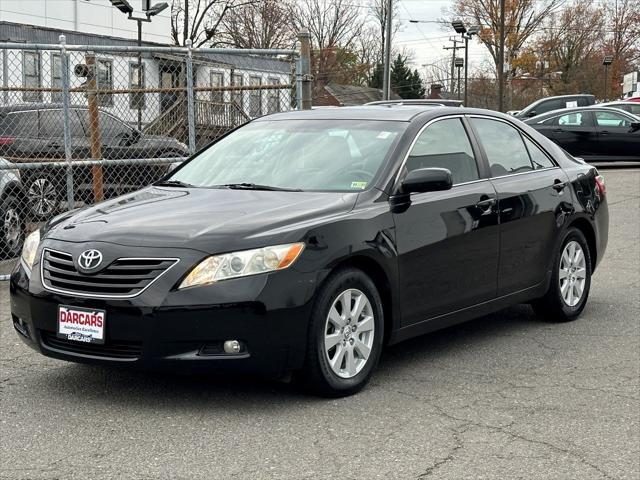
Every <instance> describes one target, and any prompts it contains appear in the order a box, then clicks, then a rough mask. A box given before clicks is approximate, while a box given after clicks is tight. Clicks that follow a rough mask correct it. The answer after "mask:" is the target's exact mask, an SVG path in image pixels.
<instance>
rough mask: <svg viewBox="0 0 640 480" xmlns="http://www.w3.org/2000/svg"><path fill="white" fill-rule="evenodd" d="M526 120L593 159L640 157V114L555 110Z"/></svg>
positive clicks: (589, 109)
mask: <svg viewBox="0 0 640 480" xmlns="http://www.w3.org/2000/svg"><path fill="white" fill-rule="evenodd" d="M525 123H527V124H528V125H530V126H532V127H533V128H535V129H536V130H537V131H538V132H540V133H541V134H543V135H544V136H545V137H548V138H550V139H551V140H553V141H554V142H555V143H557V144H558V145H560V146H561V147H562V148H564V149H565V150H566V151H567V152H569V153H570V154H571V155H574V156H577V157H583V158H584V159H585V160H587V161H590V162H592V161H631V162H637V161H640V117H637V116H635V115H633V114H631V113H628V112H625V111H623V110H620V109H617V108H609V107H584V108H570V109H564V110H556V111H553V112H549V113H545V114H544V115H538V116H537V117H533V118H530V119H529V120H526V121H525Z"/></svg>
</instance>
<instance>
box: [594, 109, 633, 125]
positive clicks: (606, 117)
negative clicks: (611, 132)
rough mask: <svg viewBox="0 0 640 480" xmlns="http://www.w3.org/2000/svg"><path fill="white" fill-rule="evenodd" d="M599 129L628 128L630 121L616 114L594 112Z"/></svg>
mask: <svg viewBox="0 0 640 480" xmlns="http://www.w3.org/2000/svg"><path fill="white" fill-rule="evenodd" d="M595 114H596V124H597V125H598V126H599V127H626V128H628V127H630V126H631V120H629V119H628V118H627V117H625V116H624V115H620V114H619V113H616V112H595Z"/></svg>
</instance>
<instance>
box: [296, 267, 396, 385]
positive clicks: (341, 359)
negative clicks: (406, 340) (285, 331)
mask: <svg viewBox="0 0 640 480" xmlns="http://www.w3.org/2000/svg"><path fill="white" fill-rule="evenodd" d="M383 337H384V318H383V308H382V301H381V299H380V294H379V293H378V290H377V289H376V286H375V285H374V283H373V282H372V281H371V279H370V278H369V277H368V276H367V275H365V274H364V272H362V271H360V270H357V269H355V268H347V269H342V270H339V271H337V272H335V273H333V274H332V275H331V276H330V277H329V278H328V279H327V281H326V282H325V283H324V285H323V286H322V287H321V289H320V291H319V293H318V296H317V299H316V302H315V305H314V309H313V312H312V314H311V321H310V324H309V333H308V342H307V354H306V360H305V367H304V369H303V371H302V372H300V377H301V380H302V382H303V383H304V384H305V385H306V386H307V387H308V388H310V389H311V390H312V391H313V392H315V393H317V394H319V395H322V396H327V397H342V396H346V395H351V394H353V393H356V392H358V391H359V390H361V389H362V388H363V387H364V386H365V385H366V384H367V382H368V381H369V378H370V377H371V373H372V371H373V369H374V368H375V366H376V365H377V363H378V360H379V359H380V353H381V351H382V341H383Z"/></svg>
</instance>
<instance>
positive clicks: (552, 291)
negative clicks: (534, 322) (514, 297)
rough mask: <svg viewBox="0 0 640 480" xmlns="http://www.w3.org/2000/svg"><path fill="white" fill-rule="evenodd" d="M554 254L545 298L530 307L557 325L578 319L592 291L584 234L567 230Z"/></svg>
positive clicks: (588, 253) (576, 230) (571, 229)
mask: <svg viewBox="0 0 640 480" xmlns="http://www.w3.org/2000/svg"><path fill="white" fill-rule="evenodd" d="M560 245H561V246H560V249H559V250H558V251H557V253H556V256H555V259H554V264H553V271H552V277H551V283H550V285H549V290H548V291H547V293H546V294H545V296H544V297H542V298H540V299H538V300H536V301H535V302H533V303H532V306H533V308H534V310H535V312H536V314H538V315H539V316H541V317H543V318H545V319H548V320H551V321H556V322H568V321H571V320H575V319H576V318H578V316H579V315H580V313H582V310H583V309H584V307H585V305H586V304H587V298H588V297H589V290H590V288H591V254H590V252H589V245H588V243H587V239H586V238H585V236H584V234H583V233H582V232H581V231H580V230H578V229H577V228H574V227H572V228H570V229H569V230H568V231H567V233H566V234H565V236H564V238H563V240H562V243H561V244H560Z"/></svg>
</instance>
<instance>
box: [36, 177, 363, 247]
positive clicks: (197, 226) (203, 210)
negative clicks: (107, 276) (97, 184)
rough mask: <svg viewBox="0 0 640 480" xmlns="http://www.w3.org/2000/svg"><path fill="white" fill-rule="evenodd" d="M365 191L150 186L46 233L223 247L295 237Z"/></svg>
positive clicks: (61, 220)
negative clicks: (359, 192)
mask: <svg viewBox="0 0 640 480" xmlns="http://www.w3.org/2000/svg"><path fill="white" fill-rule="evenodd" d="M357 196H358V194H357V193H336V192H280V191H260V190H230V189H209V188H187V189H185V188H174V187H148V188H145V189H143V190H140V191H138V192H135V193H132V194H129V195H125V196H122V197H118V198H116V199H113V200H108V201H106V202H103V203H100V204H97V205H94V206H91V207H87V208H84V209H82V210H79V211H76V212H71V213H68V214H65V215H62V216H60V217H57V218H56V219H54V220H52V221H51V222H50V223H49V224H48V225H47V226H46V227H45V232H44V236H45V238H50V239H55V240H61V241H68V242H83V243H84V242H92V241H96V242H97V241H99V242H110V243H116V244H119V245H126V246H148V247H172V248H189V249H196V250H201V251H203V252H208V253H216V252H221V251H229V250H236V249H242V248H253V247H257V246H264V245H265V244H266V243H265V242H268V241H275V242H276V243H277V242H283V243H285V242H288V241H294V240H292V237H295V235H296V233H298V235H299V232H297V230H299V229H300V228H302V227H304V226H306V227H309V226H312V225H314V224H316V223H318V222H324V221H330V220H331V219H332V218H333V217H336V216H340V215H344V214H346V213H348V212H349V211H350V210H351V209H352V208H353V206H354V205H355V201H356V199H357ZM298 239H299V237H298V238H295V240H298Z"/></svg>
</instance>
